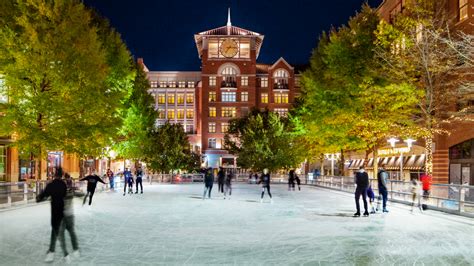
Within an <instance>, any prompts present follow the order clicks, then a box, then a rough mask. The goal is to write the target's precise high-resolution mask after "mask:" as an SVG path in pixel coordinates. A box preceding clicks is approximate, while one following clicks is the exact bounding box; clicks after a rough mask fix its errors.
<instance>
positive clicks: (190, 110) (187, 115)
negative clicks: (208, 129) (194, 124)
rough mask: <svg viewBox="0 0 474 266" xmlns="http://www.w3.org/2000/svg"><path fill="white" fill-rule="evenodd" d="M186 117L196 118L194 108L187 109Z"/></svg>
mask: <svg viewBox="0 0 474 266" xmlns="http://www.w3.org/2000/svg"><path fill="white" fill-rule="evenodd" d="M186 118H187V119H193V118H194V110H192V109H187V110H186Z"/></svg>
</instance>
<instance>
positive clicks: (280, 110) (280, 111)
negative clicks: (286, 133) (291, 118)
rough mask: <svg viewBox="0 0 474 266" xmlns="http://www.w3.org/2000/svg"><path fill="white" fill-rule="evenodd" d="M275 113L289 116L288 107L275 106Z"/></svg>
mask: <svg viewBox="0 0 474 266" xmlns="http://www.w3.org/2000/svg"><path fill="white" fill-rule="evenodd" d="M275 113H277V114H278V115H279V116H283V117H286V116H288V109H286V108H275Z"/></svg>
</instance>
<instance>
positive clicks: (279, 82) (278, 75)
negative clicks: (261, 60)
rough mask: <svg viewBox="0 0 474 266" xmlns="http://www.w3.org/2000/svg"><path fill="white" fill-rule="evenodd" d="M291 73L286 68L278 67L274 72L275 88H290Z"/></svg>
mask: <svg viewBox="0 0 474 266" xmlns="http://www.w3.org/2000/svg"><path fill="white" fill-rule="evenodd" d="M289 76H290V74H289V73H288V71H286V70H285V69H281V68H280V69H277V70H276V71H275V72H274V73H273V79H274V86H275V89H279V90H287V89H288V78H289Z"/></svg>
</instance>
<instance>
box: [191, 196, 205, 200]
mask: <svg viewBox="0 0 474 266" xmlns="http://www.w3.org/2000/svg"><path fill="white" fill-rule="evenodd" d="M189 197H190V198H191V199H202V196H189Z"/></svg>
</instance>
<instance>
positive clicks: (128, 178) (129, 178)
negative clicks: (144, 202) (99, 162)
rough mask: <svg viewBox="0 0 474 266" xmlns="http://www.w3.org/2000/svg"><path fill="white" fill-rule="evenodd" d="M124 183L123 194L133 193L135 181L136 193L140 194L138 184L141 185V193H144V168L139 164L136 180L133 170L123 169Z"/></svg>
mask: <svg viewBox="0 0 474 266" xmlns="http://www.w3.org/2000/svg"><path fill="white" fill-rule="evenodd" d="M123 178H124V185H123V195H124V196H125V194H127V186H128V194H133V183H135V184H136V189H135V194H138V185H140V193H141V194H143V170H142V167H141V166H138V167H137V169H136V170H135V180H134V179H133V175H132V171H130V170H129V169H128V168H125V171H123Z"/></svg>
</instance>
